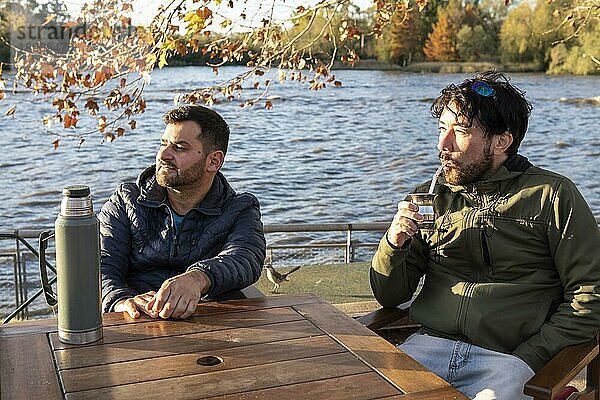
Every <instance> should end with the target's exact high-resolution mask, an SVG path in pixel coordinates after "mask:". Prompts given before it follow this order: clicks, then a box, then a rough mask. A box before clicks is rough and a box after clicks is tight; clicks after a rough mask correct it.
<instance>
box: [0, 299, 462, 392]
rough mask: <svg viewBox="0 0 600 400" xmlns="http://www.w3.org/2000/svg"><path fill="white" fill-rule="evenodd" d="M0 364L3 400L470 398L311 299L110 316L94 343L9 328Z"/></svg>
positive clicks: (43, 326) (46, 327) (39, 326)
mask: <svg viewBox="0 0 600 400" xmlns="http://www.w3.org/2000/svg"><path fill="white" fill-rule="evenodd" d="M207 356H209V357H208V360H209V361H210V360H216V361H217V362H219V361H220V360H222V362H219V363H218V364H216V365H201V363H202V362H203V361H204V360H207ZM210 356H214V357H210ZM0 368H1V370H0V378H1V380H0V383H1V389H0V397H1V398H2V399H3V400H8V399H60V398H66V399H69V400H75V399H127V400H133V399H144V400H145V399H169V400H179V399H200V398H202V399H205V398H210V399H217V398H218V399H278V400H281V399H283V400H296V399H309V400H319V399H327V400H330V399H414V400H419V399H466V397H464V396H463V395H461V394H460V393H459V392H457V391H456V390H455V389H454V388H452V387H451V386H450V385H449V384H448V383H446V382H445V381H443V380H442V379H441V378H439V377H437V376H436V375H434V374H433V373H432V372H430V371H428V370H426V369H425V368H424V367H423V366H421V365H420V364H418V363H417V362H416V361H414V360H412V359H411V358H410V357H408V356H407V355H406V354H404V353H402V352H401V351H399V350H398V349H396V348H395V347H394V346H392V345H391V344H389V343H388V342H387V341H385V340H384V339H382V338H380V337H379V336H377V335H375V334H374V333H372V332H371V331H370V330H368V329H366V328H365V327H363V326H362V325H361V324H359V323H358V322H356V321H354V320H353V319H352V318H350V317H348V316H347V315H346V314H344V313H342V312H341V311H339V310H337V309H336V308H335V307H333V306H332V305H330V304H328V303H326V302H324V301H322V300H320V299H319V298H317V297H315V296H311V295H295V296H275V297H263V298H252V299H245V300H234V301H227V302H219V303H205V304H200V305H199V306H198V309H197V310H196V313H195V314H194V316H192V317H191V318H189V319H187V320H184V321H181V320H153V319H151V318H147V317H142V318H140V319H137V320H134V319H131V318H129V317H128V316H127V315H125V314H123V313H110V314H105V315H104V338H103V339H102V340H101V341H99V342H97V343H94V344H91V345H85V346H72V345H65V344H63V343H61V342H59V340H58V336H57V330H56V320H55V319H52V320H43V321H33V322H25V323H18V324H11V325H3V326H1V327H0Z"/></svg>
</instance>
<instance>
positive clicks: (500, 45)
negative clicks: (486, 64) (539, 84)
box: [370, 0, 600, 74]
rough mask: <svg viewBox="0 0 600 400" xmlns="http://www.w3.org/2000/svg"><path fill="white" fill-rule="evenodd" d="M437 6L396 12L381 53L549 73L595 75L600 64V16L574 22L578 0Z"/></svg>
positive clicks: (391, 58)
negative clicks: (599, 61)
mask: <svg viewBox="0 0 600 400" xmlns="http://www.w3.org/2000/svg"><path fill="white" fill-rule="evenodd" d="M429 5H430V6H436V11H435V12H434V11H433V10H431V9H430V10H428V11H427V12H424V13H419V12H417V11H414V10H413V11H412V12H410V14H409V15H408V17H407V18H406V20H404V21H402V20H401V19H400V18H401V16H395V17H394V18H393V19H392V22H391V24H390V25H389V26H388V27H387V28H386V30H385V32H384V36H383V39H384V40H381V41H379V42H375V43H374V44H373V46H372V48H371V49H370V51H372V52H373V53H374V55H375V58H377V59H378V60H381V61H387V62H390V63H394V64H400V65H407V64H409V63H411V62H415V61H450V62H451V61H490V62H495V63H501V64H505V65H506V64H512V65H522V66H524V68H526V69H531V70H537V71H547V72H548V73H573V74H593V73H600V68H599V67H600V66H599V65H598V64H597V63H595V62H593V59H591V58H592V57H593V56H594V55H598V54H600V23H598V22H600V21H593V22H590V23H588V24H586V25H584V26H583V27H582V28H581V29H577V28H578V27H574V26H573V25H572V24H571V23H570V21H569V19H570V18H569V15H568V14H567V12H565V10H570V9H572V8H573V7H575V6H576V4H575V0H558V1H546V0H538V1H531V2H529V1H521V2H520V3H516V4H512V5H509V6H508V7H507V6H505V5H504V2H503V1H495V0H482V1H477V0H465V1H462V2H461V1H459V0H437V1H436V0H433V1H432V0H430V1H429Z"/></svg>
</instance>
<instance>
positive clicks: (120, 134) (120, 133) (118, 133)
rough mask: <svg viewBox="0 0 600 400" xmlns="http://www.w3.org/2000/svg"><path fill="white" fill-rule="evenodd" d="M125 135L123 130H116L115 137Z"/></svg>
mask: <svg viewBox="0 0 600 400" xmlns="http://www.w3.org/2000/svg"><path fill="white" fill-rule="evenodd" d="M124 134H125V128H121V127H119V128H117V136H119V137H121V136H123V135H124Z"/></svg>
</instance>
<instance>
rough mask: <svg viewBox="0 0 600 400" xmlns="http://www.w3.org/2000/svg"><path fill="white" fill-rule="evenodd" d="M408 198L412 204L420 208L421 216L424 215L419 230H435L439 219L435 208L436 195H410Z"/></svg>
mask: <svg viewBox="0 0 600 400" xmlns="http://www.w3.org/2000/svg"><path fill="white" fill-rule="evenodd" d="M408 196H409V198H410V201H411V203H413V204H415V205H417V206H419V214H421V215H423V221H421V222H419V228H424V229H431V228H433V225H434V222H435V219H436V217H437V215H436V213H435V210H434V208H433V197H434V195H433V194H430V193H410V194H409V195H408Z"/></svg>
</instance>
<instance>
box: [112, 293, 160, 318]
mask: <svg viewBox="0 0 600 400" xmlns="http://www.w3.org/2000/svg"><path fill="white" fill-rule="evenodd" d="M154 295H156V292H155V291H151V292H147V293H143V294H139V295H137V296H135V297H133V298H129V299H121V300H119V301H117V303H116V304H115V311H117V312H123V311H125V312H127V313H128V314H129V316H130V317H131V318H139V317H140V315H141V314H140V311H142V312H143V313H144V314H147V315H148V316H150V317H152V318H156V317H158V313H157V312H154V311H152V310H151V309H149V308H148V303H149V302H150V300H152V299H153V298H154Z"/></svg>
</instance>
